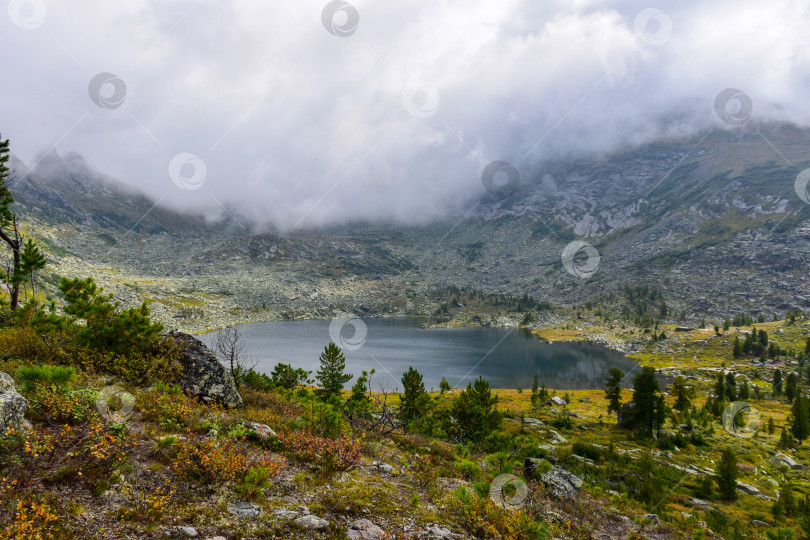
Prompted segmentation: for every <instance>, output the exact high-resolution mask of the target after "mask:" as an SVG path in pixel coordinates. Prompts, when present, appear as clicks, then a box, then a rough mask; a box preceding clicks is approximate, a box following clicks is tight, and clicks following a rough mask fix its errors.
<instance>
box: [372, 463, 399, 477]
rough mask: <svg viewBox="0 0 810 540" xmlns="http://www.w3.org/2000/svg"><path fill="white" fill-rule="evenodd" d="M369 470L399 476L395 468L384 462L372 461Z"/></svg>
mask: <svg viewBox="0 0 810 540" xmlns="http://www.w3.org/2000/svg"><path fill="white" fill-rule="evenodd" d="M368 468H369V470H370V471H378V472H381V473H384V474H392V475H396V474H398V471H397V470H396V469H395V468H394V467H392V466H391V465H388V464H387V463H383V462H382V461H372V462H371V465H369V467H368Z"/></svg>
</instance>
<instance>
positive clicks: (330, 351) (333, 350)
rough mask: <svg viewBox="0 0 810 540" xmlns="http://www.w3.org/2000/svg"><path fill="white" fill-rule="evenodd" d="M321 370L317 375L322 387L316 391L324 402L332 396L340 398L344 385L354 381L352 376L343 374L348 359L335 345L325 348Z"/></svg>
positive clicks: (321, 357) (331, 344)
mask: <svg viewBox="0 0 810 540" xmlns="http://www.w3.org/2000/svg"><path fill="white" fill-rule="evenodd" d="M320 361H321V369H319V370H318V372H317V373H316V374H315V378H317V379H318V382H319V383H320V385H321V387H320V388H319V389H318V390H317V391H316V393H317V394H318V396H320V398H321V399H323V400H324V401H326V400H328V399H329V398H331V397H332V396H339V395H340V391H341V390H343V384H344V383H347V382H349V381H350V380H351V379H352V375H350V374H348V373H343V370H344V369H346V358H345V357H344V356H343V352H341V350H340V347H338V346H337V345H335V344H334V343H329V345H327V346H326V347H324V349H323V352H322V353H321V356H320Z"/></svg>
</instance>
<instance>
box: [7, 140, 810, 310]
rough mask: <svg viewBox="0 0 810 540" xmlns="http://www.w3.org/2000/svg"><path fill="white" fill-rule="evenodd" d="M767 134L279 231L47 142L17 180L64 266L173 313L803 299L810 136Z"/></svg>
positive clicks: (664, 145) (609, 161)
mask: <svg viewBox="0 0 810 540" xmlns="http://www.w3.org/2000/svg"><path fill="white" fill-rule="evenodd" d="M758 130H759V131H757V130H756V129H753V128H752V129H749V130H746V131H741V130H734V131H722V130H718V131H712V132H707V133H703V134H701V135H700V136H698V137H693V138H688V139H680V140H662V141H657V142H655V143H653V144H648V145H644V146H641V147H637V148H633V149H630V150H627V151H624V152H622V153H620V154H615V155H611V156H607V157H605V158H604V159H601V160H594V161H584V160H580V161H576V162H571V163H551V164H549V165H548V166H547V167H545V168H544V169H543V170H538V171H536V173H535V174H534V175H532V176H531V177H530V178H527V179H525V180H523V181H522V184H521V185H520V186H519V188H518V189H517V190H516V191H515V192H514V193H512V194H511V195H509V196H508V197H505V198H503V199H496V198H495V197H492V196H488V197H485V198H482V199H481V201H479V202H477V203H476V204H475V205H474V206H473V207H472V208H470V209H469V211H468V212H467V215H466V217H463V216H457V217H451V218H448V219H447V220H445V222H441V223H433V224H430V225H423V226H412V225H406V224H399V225H397V224H368V223H365V224H344V225H339V226H332V227H328V228H321V229H318V230H309V231H300V232H299V231H296V232H293V233H287V234H283V233H280V232H262V233H257V232H254V231H253V226H252V225H251V224H249V223H248V222H247V221H246V220H243V219H241V218H240V217H239V216H235V217H234V218H232V219H230V220H229V221H228V222H225V223H219V224H207V223H206V222H205V220H204V219H203V218H202V217H198V216H189V215H185V214H182V213H179V212H177V211H174V210H171V209H168V208H165V207H163V206H162V205H160V204H157V205H156V204H155V203H154V202H152V201H151V200H150V199H148V198H147V197H145V196H143V195H142V194H140V193H139V192H138V191H137V190H136V189H134V188H132V187H129V186H127V185H125V184H121V183H118V182H115V181H114V180H112V179H109V178H106V177H103V176H102V175H99V174H98V173H95V172H94V171H93V170H92V169H90V167H89V166H87V164H86V163H84V160H82V159H81V158H80V157H79V156H78V155H75V154H68V155H66V156H64V157H62V158H59V156H57V155H56V154H48V155H46V156H44V157H43V158H42V159H41V160H40V161H39V163H38V164H37V165H36V166H35V167H33V168H32V170H30V171H27V172H26V173H25V174H22V175H20V172H19V171H20V170H21V169H22V167H24V166H23V165H22V164H17V168H18V173H17V174H18V182H17V184H16V185H15V193H16V194H17V199H18V204H19V205H20V206H21V207H22V209H23V210H24V211H23V214H24V216H25V217H26V218H27V219H28V220H29V221H30V222H31V223H32V224H33V225H32V226H34V229H35V231H38V232H39V233H40V235H41V236H43V237H44V241H45V248H46V251H47V250H48V249H49V248H51V249H50V254H51V255H52V258H53V259H54V260H56V261H57V262H58V263H59V264H58V268H59V271H60V272H62V273H65V274H81V272H88V271H90V270H91V268H96V269H104V270H105V272H104V274H103V277H102V278H101V279H107V281H106V285H107V286H109V287H112V290H114V291H115V292H116V295H117V296H119V297H120V298H121V299H122V300H123V301H124V302H135V301H138V300H139V299H142V298H147V299H150V301H153V302H154V303H153V309H155V310H156V312H157V313H158V314H159V315H160V316H161V317H163V318H164V319H165V318H171V317H173V316H177V314H178V313H185V312H184V311H183V308H188V307H189V306H192V307H193V306H196V305H205V306H206V309H205V310H203V311H206V312H207V315H206V316H210V312H211V311H213V310H217V309H221V310H222V311H223V312H228V313H231V314H232V315H233V316H234V317H236V318H237V320H242V319H244V318H248V319H251V318H274V317H280V316H284V314H285V313H298V314H299V315H302V314H303V315H305V316H306V315H307V314H308V315H310V316H324V317H329V316H332V315H333V314H334V313H335V312H338V311H341V310H348V311H360V312H365V313H380V314H384V313H398V314H405V313H419V312H421V311H428V310H430V309H431V308H430V305H431V304H430V302H423V303H422V304H420V302H419V301H418V300H417V298H418V297H419V294H417V296H414V293H424V292H428V291H432V290H436V289H441V288H443V287H447V286H463V287H471V288H475V289H481V290H484V291H488V292H499V293H505V294H513V295H523V294H530V295H532V296H534V297H535V298H538V299H545V300H549V301H551V302H553V303H561V304H575V303H581V302H584V301H585V300H587V299H588V298H592V297H594V296H597V295H599V294H602V293H604V292H606V291H610V290H614V289H616V288H618V287H622V286H624V285H627V284H634V283H649V284H654V285H657V286H660V287H661V288H662V289H663V292H664V296H665V298H666V299H667V302H668V303H669V304H670V305H671V306H673V307H674V308H675V309H677V310H678V311H679V312H683V313H685V314H692V313H698V312H700V313H709V314H716V315H723V316H724V315H728V314H730V313H732V312H735V311H737V310H746V311H754V312H758V311H763V312H765V313H771V312H783V311H785V310H787V309H789V308H793V307H797V308H808V307H810V300H809V299H808V294H810V289H809V288H808V285H810V284H809V283H808V280H807V275H808V270H810V268H809V267H808V262H810V261H808V254H809V253H810V251H808V249H810V208H808V207H810V205H808V204H806V203H804V202H803V201H802V200H801V199H800V198H799V197H798V196H797V194H796V193H795V189H794V181H795V178H796V175H797V174H798V173H799V172H800V171H801V170H802V169H803V168H805V167H807V166H808V156H807V154H806V153H805V150H806V148H808V146H809V145H810V132H808V131H805V130H799V129H797V128H795V127H792V126H789V125H765V126H759V128H758ZM574 240H582V241H586V242H588V243H590V244H592V245H593V246H594V247H595V248H596V249H597V250H598V252H599V256H600V260H599V265H598V268H597V269H596V272H595V273H594V274H593V275H592V276H590V277H588V278H587V279H585V278H583V277H577V276H575V275H572V274H570V273H569V272H567V271H566V270H565V269H564V267H563V263H562V260H561V255H562V252H563V250H564V249H565V247H566V245H568V244H569V243H570V242H572V241H574ZM60 253H61V254H62V255H65V254H67V255H65V256H64V257H62V256H60ZM82 265H89V266H82ZM191 298H194V299H196V300H194V301H193V302H192V301H191V300H190V299H191ZM200 302H202V304H200ZM208 322H209V323H210V322H211V321H208ZM201 324H202V322H201Z"/></svg>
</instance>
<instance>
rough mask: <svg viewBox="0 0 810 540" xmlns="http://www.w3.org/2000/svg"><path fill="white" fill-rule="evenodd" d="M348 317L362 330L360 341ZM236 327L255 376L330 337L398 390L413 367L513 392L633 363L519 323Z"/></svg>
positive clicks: (589, 342)
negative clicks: (536, 382)
mask: <svg viewBox="0 0 810 540" xmlns="http://www.w3.org/2000/svg"><path fill="white" fill-rule="evenodd" d="M516 319H517V318H516ZM336 321H337V322H338V325H337V327H335V322H336ZM352 321H354V323H355V324H357V325H358V326H359V327H360V333H359V334H358V335H359V338H357V337H356V336H355V332H356V331H357V329H356V328H355V329H354V330H353V329H352V327H353V326H354V324H352ZM284 322H286V323H288V324H282V323H284ZM240 326H242V336H243V340H244V342H245V344H246V345H247V351H248V352H247V354H249V355H251V356H252V357H254V358H257V359H259V365H258V367H257V368H256V369H257V371H259V372H261V373H267V374H269V373H270V372H271V371H272V369H273V368H274V367H275V365H276V364H278V363H280V362H283V363H286V364H289V365H292V366H293V367H296V368H302V369H305V370H307V371H313V372H314V371H315V370H316V369H317V365H318V364H317V358H318V355H319V354H320V353H321V352H322V351H323V346H324V345H325V344H326V343H328V342H330V341H334V342H336V343H337V344H338V346H340V347H341V348H342V349H343V350H344V353H345V356H346V359H347V371H348V372H349V373H352V374H354V375H357V374H359V373H360V372H361V371H364V370H370V369H372V368H373V369H376V370H377V373H378V374H380V375H381V376H383V378H384V380H385V381H386V382H387V384H388V386H389V387H396V386H397V385H398V384H399V377H400V375H401V373H403V372H404V371H407V370H408V367H409V366H413V367H415V368H416V369H418V370H419V371H420V372H421V373H423V375H424V377H425V386H426V387H427V388H431V387H435V388H438V386H439V382H440V379H442V378H443V377H446V378H447V380H448V381H449V382H450V383H451V384H453V385H454V386H462V387H466V384H467V383H468V382H470V381H471V380H474V379H475V378H477V377H479V376H482V377H484V379H486V380H488V381H490V384H491V385H492V387H493V388H498V389H502V390H514V389H517V388H521V387H522V388H526V387H529V386H531V378H532V377H533V376H534V375H535V374H537V375H539V377H540V380H541V382H544V383H545V384H546V385H548V386H549V387H554V388H559V389H562V390H584V389H595V388H596V389H598V388H601V386H602V380H603V379H604V376H606V373H607V371H608V370H609V369H610V368H611V367H620V368H622V369H630V368H632V367H634V366H636V365H637V364H638V361H637V360H636V359H633V358H630V357H628V356H627V355H626V354H625V353H624V352H622V351H620V350H617V349H616V347H609V346H608V343H609V342H608V343H601V342H598V341H596V340H593V339H587V338H586V337H585V336H582V337H580V339H553V340H550V339H546V338H545V337H543V336H542V335H538V332H537V329H536V328H532V327H526V326H519V325H517V324H511V325H509V324H499V325H497V326H496V325H457V324H456V325H451V324H446V323H441V324H436V323H435V319H434V318H424V317H367V318H363V319H360V318H355V319H342V320H341V319H308V320H298V321H269V322H264V323H253V324H250V325H247V326H245V325H240ZM516 329H519V331H518V332H515V331H514V330H516ZM425 330H436V331H435V332H427V331H425ZM440 330H445V332H440ZM197 337H198V338H200V339H201V340H202V341H203V342H204V343H206V344H208V345H210V344H211V342H212V341H213V336H212V335H211V333H210V332H208V333H207V334H197ZM485 360H486V361H485ZM380 375H378V376H380Z"/></svg>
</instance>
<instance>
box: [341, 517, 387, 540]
mask: <svg viewBox="0 0 810 540" xmlns="http://www.w3.org/2000/svg"><path fill="white" fill-rule="evenodd" d="M346 537H347V538H349V540H385V539H386V538H387V535H386V534H385V531H383V530H382V529H381V528H379V527H378V526H377V525H375V524H374V523H372V522H371V521H370V520H368V519H358V520H356V521H353V522H352V523H351V524H350V525H349V530H348V531H347V532H346Z"/></svg>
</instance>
